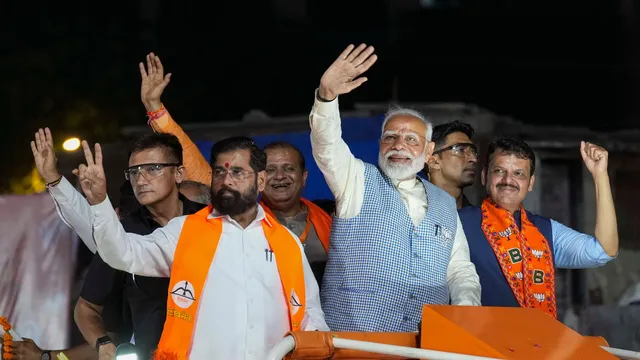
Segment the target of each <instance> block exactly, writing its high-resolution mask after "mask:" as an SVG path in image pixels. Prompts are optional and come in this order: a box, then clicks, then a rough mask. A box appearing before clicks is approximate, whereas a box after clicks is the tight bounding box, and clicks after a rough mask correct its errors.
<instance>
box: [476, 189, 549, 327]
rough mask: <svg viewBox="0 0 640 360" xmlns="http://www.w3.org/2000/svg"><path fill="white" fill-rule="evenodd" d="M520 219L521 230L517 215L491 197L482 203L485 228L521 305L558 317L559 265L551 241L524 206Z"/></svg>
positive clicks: (483, 228) (486, 234) (501, 266)
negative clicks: (516, 220) (556, 279)
mask: <svg viewBox="0 0 640 360" xmlns="http://www.w3.org/2000/svg"><path fill="white" fill-rule="evenodd" d="M520 218H521V226H520V229H518V225H517V224H516V222H515V219H514V218H513V214H511V213H510V212H509V211H507V210H505V209H503V208H501V207H500V206H498V205H497V204H496V203H494V202H493V201H492V200H490V199H489V198H486V199H485V200H484V201H483V202H482V231H483V232H484V234H485V236H486V237H487V240H489V243H490V245H491V247H492V248H493V252H494V253H495V255H496V258H497V259H498V263H499V264H500V268H501V269H502V272H503V274H504V276H505V278H506V280H507V282H508V283H509V286H510V287H511V291H513V295H514V296H515V298H516V300H517V301H518V304H520V306H521V307H525V308H536V309H540V310H542V311H544V312H545V313H547V314H548V315H551V316H552V317H554V318H557V317H558V313H557V308H556V281H555V268H554V265H553V256H552V252H551V248H550V247H549V242H548V241H547V239H545V237H544V235H542V233H540V231H539V230H538V228H537V227H536V226H535V225H533V223H531V221H529V219H528V218H527V213H526V212H525V210H524V208H523V207H522V205H521V206H520Z"/></svg>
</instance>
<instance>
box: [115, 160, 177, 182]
mask: <svg viewBox="0 0 640 360" xmlns="http://www.w3.org/2000/svg"><path fill="white" fill-rule="evenodd" d="M180 165H182V164H179V163H156V164H140V165H136V166H131V167H129V168H128V169H127V170H125V171H124V178H125V179H127V180H129V181H135V180H138V178H139V177H140V175H142V177H144V178H145V179H147V181H149V180H151V179H155V178H157V177H158V176H160V175H162V174H164V168H166V167H170V166H180Z"/></svg>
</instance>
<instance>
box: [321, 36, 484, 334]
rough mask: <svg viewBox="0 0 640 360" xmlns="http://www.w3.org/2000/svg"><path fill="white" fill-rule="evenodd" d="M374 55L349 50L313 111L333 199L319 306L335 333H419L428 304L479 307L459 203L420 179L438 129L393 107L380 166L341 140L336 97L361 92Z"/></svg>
mask: <svg viewBox="0 0 640 360" xmlns="http://www.w3.org/2000/svg"><path fill="white" fill-rule="evenodd" d="M376 59H377V57H376V55H374V54H373V48H372V47H367V46H366V45H364V44H362V45H360V46H359V47H358V48H354V46H353V45H350V46H348V47H347V49H345V51H344V52H343V53H342V54H341V55H340V57H338V59H336V61H335V62H334V63H333V64H332V65H331V66H330V67H329V68H328V69H327V70H326V71H325V73H324V75H323V76H322V78H321V79H320V86H319V88H318V90H317V91H316V94H315V102H314V105H313V108H312V110H311V115H310V125H311V146H312V149H313V156H314V158H315V160H316V163H317V164H318V167H319V168H320V170H321V171H322V173H323V174H324V177H325V180H326V181H327V184H328V185H329V188H330V189H331V191H332V193H333V195H334V196H335V199H336V209H335V216H334V219H333V227H332V229H331V239H330V241H329V259H328V262H327V267H326V269H325V274H324V279H323V282H322V293H321V295H322V306H323V310H324V312H325V315H326V319H327V323H328V324H329V326H330V327H331V329H332V330H334V331H383V332H394V331H398V332H401V331H417V330H418V327H419V323H420V320H421V319H422V307H423V305H424V304H439V305H448V304H450V303H451V304H454V305H480V283H479V280H478V275H477V274H476V271H475V268H474V266H473V264H472V263H471V261H470V259H469V247H468V244H467V239H466V237H465V235H464V231H462V225H461V224H460V219H459V218H458V213H457V209H456V204H455V200H454V199H453V197H451V196H450V195H449V194H447V193H446V192H445V191H444V190H442V189H440V188H439V187H437V186H435V185H433V184H431V183H429V182H428V181H426V180H424V179H422V178H420V177H418V176H417V174H418V173H419V172H420V171H422V169H423V168H424V166H425V163H426V161H428V159H429V158H430V157H431V154H432V152H433V146H434V144H433V143H432V142H431V141H430V140H431V132H432V131H431V130H432V128H431V123H430V122H429V121H428V120H427V119H426V118H425V117H424V116H423V115H422V114H421V113H419V112H417V111H414V110H411V109H406V108H394V109H392V110H391V111H389V112H388V113H387V114H386V116H385V119H384V121H383V124H382V135H381V136H380V151H379V155H378V164H376V165H374V164H367V163H365V162H363V161H362V160H359V159H356V158H355V157H354V156H353V154H352V153H351V151H350V150H349V147H348V146H347V144H346V143H345V142H344V140H343V139H342V137H341V135H342V134H341V126H340V110H339V106H338V99H337V98H338V96H339V95H342V94H346V93H349V92H351V91H352V90H354V89H355V88H357V87H359V86H360V85H361V84H363V83H364V81H366V78H362V77H360V78H358V76H360V75H362V74H363V73H364V72H365V71H367V70H368V69H369V67H371V66H372V65H373V63H375V61H376Z"/></svg>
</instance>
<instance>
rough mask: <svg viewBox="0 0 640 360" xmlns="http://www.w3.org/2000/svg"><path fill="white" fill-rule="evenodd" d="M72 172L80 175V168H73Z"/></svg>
mask: <svg viewBox="0 0 640 360" xmlns="http://www.w3.org/2000/svg"><path fill="white" fill-rule="evenodd" d="M71 173H72V174H73V175H75V176H77V177H80V170H78V169H73V170H71Z"/></svg>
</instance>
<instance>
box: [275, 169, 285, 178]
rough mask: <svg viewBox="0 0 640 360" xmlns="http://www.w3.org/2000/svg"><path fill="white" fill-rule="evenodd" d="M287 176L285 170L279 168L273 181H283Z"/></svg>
mask: <svg viewBox="0 0 640 360" xmlns="http://www.w3.org/2000/svg"><path fill="white" fill-rule="evenodd" d="M285 177H286V176H285V174H284V170H283V169H281V168H277V169H276V171H274V173H273V179H276V180H282V179H284V178H285Z"/></svg>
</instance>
